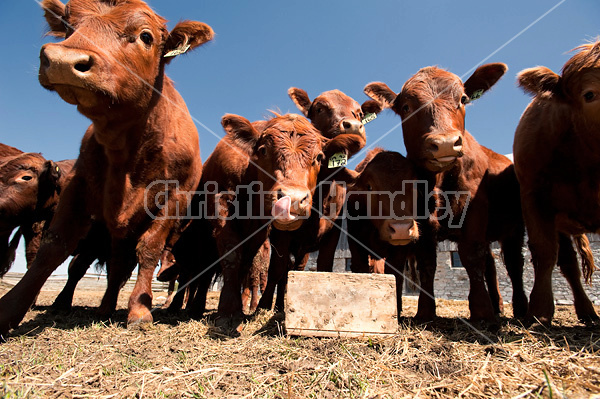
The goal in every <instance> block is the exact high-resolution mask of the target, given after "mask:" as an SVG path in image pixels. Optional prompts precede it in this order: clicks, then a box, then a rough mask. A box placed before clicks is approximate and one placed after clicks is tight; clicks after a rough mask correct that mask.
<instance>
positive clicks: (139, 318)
mask: <svg viewBox="0 0 600 399" xmlns="http://www.w3.org/2000/svg"><path fill="white" fill-rule="evenodd" d="M172 224H173V223H156V222H155V223H154V224H153V225H152V226H151V227H150V228H149V229H148V230H147V231H146V232H145V233H144V234H142V236H141V237H140V239H139V241H138V244H137V248H136V255H137V261H138V265H139V267H138V276H137V279H136V281H135V286H134V287H133V291H132V293H131V296H130V297H129V304H128V310H129V314H128V316H127V325H135V324H140V323H151V322H152V278H153V276H154V269H156V266H157V265H158V261H159V260H160V257H161V255H162V253H163V250H164V248H165V243H166V241H167V238H168V237H169V233H170V231H171V228H172Z"/></svg>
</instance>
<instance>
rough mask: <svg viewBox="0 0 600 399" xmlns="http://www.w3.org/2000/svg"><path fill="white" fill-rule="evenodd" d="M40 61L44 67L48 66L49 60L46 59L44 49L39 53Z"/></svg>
mask: <svg viewBox="0 0 600 399" xmlns="http://www.w3.org/2000/svg"><path fill="white" fill-rule="evenodd" d="M40 62H41V64H42V66H43V67H44V68H48V67H49V66H50V61H49V60H48V56H47V55H46V52H45V51H42V54H40Z"/></svg>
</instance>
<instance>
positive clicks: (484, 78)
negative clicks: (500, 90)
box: [464, 62, 508, 101]
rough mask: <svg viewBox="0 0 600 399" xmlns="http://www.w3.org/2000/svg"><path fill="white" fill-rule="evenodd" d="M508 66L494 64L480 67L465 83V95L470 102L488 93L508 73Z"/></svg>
mask: <svg viewBox="0 0 600 399" xmlns="http://www.w3.org/2000/svg"><path fill="white" fill-rule="evenodd" d="M507 70H508V67H507V66H506V64H502V63H499V62H498V63H494V64H485V65H482V66H480V67H479V68H477V69H476V70H475V72H473V75H471V76H470V77H469V79H467V81H466V82H465V83H464V87H465V93H466V94H467V96H469V101H474V100H477V99H478V98H479V97H481V96H482V95H483V93H485V92H486V91H488V90H489V89H490V88H491V87H492V86H493V85H495V84H496V82H497V81H498V80H500V78H501V77H502V75H504V74H505V73H506V71H507Z"/></svg>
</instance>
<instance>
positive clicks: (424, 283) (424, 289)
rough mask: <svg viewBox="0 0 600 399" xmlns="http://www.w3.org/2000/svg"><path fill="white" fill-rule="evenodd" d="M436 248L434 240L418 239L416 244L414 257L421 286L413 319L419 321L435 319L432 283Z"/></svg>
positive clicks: (435, 265)
mask: <svg viewBox="0 0 600 399" xmlns="http://www.w3.org/2000/svg"><path fill="white" fill-rule="evenodd" d="M436 247H437V243H436V242H435V241H434V240H426V239H420V240H419V241H418V242H417V248H416V254H415V256H416V258H417V270H418V271H419V281H420V284H421V286H420V292H419V301H418V308H417V314H416V315H415V319H417V320H419V321H432V320H433V319H434V318H435V293H434V290H433V283H434V280H435V270H436V267H437V264H436V263H437V256H436V249H437V248H436Z"/></svg>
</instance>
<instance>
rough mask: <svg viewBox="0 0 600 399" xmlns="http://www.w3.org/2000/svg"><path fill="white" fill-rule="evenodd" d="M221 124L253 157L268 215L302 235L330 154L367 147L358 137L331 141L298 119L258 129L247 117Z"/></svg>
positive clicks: (283, 118)
mask: <svg viewBox="0 0 600 399" xmlns="http://www.w3.org/2000/svg"><path fill="white" fill-rule="evenodd" d="M221 123H222V124H223V127H224V128H225V130H226V131H227V133H228V135H230V137H231V138H232V139H233V140H234V142H236V144H237V145H239V146H241V147H244V148H246V149H248V152H249V153H251V154H252V156H251V159H252V166H251V167H253V168H256V172H257V176H258V181H260V182H261V183H262V188H263V190H264V191H265V192H267V193H268V194H267V198H266V199H265V200H264V209H263V210H262V211H264V212H265V213H267V214H270V215H272V216H273V219H274V220H273V226H274V227H275V228H277V229H280V230H296V229H298V228H299V227H300V226H301V225H302V223H303V221H304V220H305V219H307V218H308V217H309V216H310V214H311V208H312V200H313V198H312V196H313V193H314V190H315V187H316V184H317V177H318V174H319V170H320V169H321V163H322V162H323V161H324V160H325V157H326V154H329V153H330V152H331V151H334V152H339V151H352V150H353V149H355V148H356V147H357V146H360V145H364V140H363V139H362V138H361V137H360V136H357V135H354V134H342V135H340V136H337V137H336V138H334V139H331V140H330V139H327V138H325V137H323V136H322V135H321V134H320V133H319V131H317V130H316V129H315V128H314V127H313V126H312V125H311V123H310V122H309V121H308V120H307V119H306V118H304V117H302V116H300V115H296V114H287V115H275V117H273V118H272V119H270V120H268V121H266V123H262V122H261V123H256V122H255V123H254V124H253V123H250V122H249V121H248V120H247V119H245V118H243V117H241V116H237V115H225V116H224V117H223V119H222V121H221Z"/></svg>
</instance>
